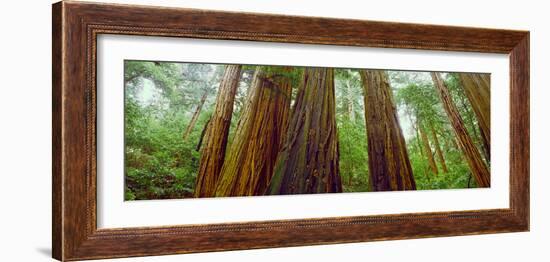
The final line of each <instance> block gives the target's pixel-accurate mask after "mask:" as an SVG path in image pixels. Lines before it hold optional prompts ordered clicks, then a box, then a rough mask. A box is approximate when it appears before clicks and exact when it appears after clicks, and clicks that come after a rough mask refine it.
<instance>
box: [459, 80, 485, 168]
mask: <svg viewBox="0 0 550 262" xmlns="http://www.w3.org/2000/svg"><path fill="white" fill-rule="evenodd" d="M458 75H459V78H460V81H461V83H462V87H463V88H464V93H465V94H466V97H467V98H468V101H470V104H471V105H472V109H473V111H474V114H475V116H476V119H477V122H478V125H479V129H480V131H481V132H480V133H481V138H482V140H483V146H484V150H485V154H486V155H487V156H488V157H490V156H491V104H490V102H491V92H490V78H489V75H487V74H474V73H459V74H458ZM487 160H488V161H489V159H487Z"/></svg>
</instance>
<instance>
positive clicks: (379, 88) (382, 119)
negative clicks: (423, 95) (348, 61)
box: [360, 70, 416, 191]
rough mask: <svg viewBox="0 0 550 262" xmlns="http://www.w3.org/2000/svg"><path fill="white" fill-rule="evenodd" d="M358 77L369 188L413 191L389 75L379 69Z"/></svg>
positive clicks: (409, 164)
mask: <svg viewBox="0 0 550 262" xmlns="http://www.w3.org/2000/svg"><path fill="white" fill-rule="evenodd" d="M360 75H361V80H362V82H363V89H364V100H365V120H366V127H367V139H368V154H369V176H370V187H371V189H372V191H393V190H411V189H416V183H415V181H414V177H413V171H412V168H411V163H410V161H409V155H408V153H407V146H406V144H405V138H404V137H403V132H402V131H401V127H400V125H399V121H398V118H397V111H396V108H395V103H394V101H393V95H392V90H391V88H390V84H389V80H388V76H387V75H386V73H385V72H384V71H382V70H361V71H360Z"/></svg>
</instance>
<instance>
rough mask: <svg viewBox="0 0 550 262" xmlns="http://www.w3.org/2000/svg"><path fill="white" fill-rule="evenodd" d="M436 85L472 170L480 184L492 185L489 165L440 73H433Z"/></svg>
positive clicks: (483, 185) (482, 185)
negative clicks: (469, 133)
mask: <svg viewBox="0 0 550 262" xmlns="http://www.w3.org/2000/svg"><path fill="white" fill-rule="evenodd" d="M431 77H432V80H433V82H434V85H435V87H436V89H437V91H438V93H439V97H440V99H441V102H442V104H443V108H444V109H445V112H446V113H447V116H448V117H449V120H450V122H451V125H452V127H453V130H454V131H455V134H456V137H457V138H458V142H459V143H458V144H459V147H460V148H461V149H462V152H463V154H464V157H465V158H466V161H467V162H468V165H469V166H470V170H471V172H472V174H473V175H474V177H475V179H476V182H477V184H478V186H480V187H489V186H490V173H489V170H488V169H487V166H486V165H485V163H484V162H483V159H482V158H481V155H480V153H479V151H478V149H477V148H476V146H475V144H474V142H473V141H472V138H471V137H470V136H469V135H468V132H467V130H466V128H465V126H464V122H463V120H462V118H461V117H460V114H459V113H458V109H457V108H456V105H455V104H454V102H453V100H452V97H451V95H450V93H449V90H448V88H447V86H446V84H445V82H443V79H442V78H441V75H440V74H439V73H435V72H432V73H431Z"/></svg>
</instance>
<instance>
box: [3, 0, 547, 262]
mask: <svg viewBox="0 0 550 262" xmlns="http://www.w3.org/2000/svg"><path fill="white" fill-rule="evenodd" d="M105 1H107V0H105ZM119 2H131V3H155V4H157V5H161V4H164V5H172V6H184V7H197V8H207V9H222V10H235V11H254V12H267V13H283V14H296V15H315V16H328V17H343V18H357V19H371V20H386V21H402V22H419V23H436V24H449V25H463V26H477V27H497V28H510V29H527V30H530V31H531V54H532V55H531V75H532V77H531V119H532V121H531V122H532V123H531V141H533V142H532V143H531V145H532V146H531V159H532V160H531V181H532V183H531V202H532V205H531V210H532V211H531V232H529V233H513V234H496V235H481V236H467V237H448V238H431V239H418V240H400V241H384V242H373V243H357V244H341V245H329V246H313V247H299V248H278V249H264V250H252V251H234V252H218V253H207V254H191V255H179V256H164V257H153V258H134V259H125V260H124V261H143V260H145V261H181V260H183V259H185V260H186V261H220V260H222V259H223V260H229V261H232V260H240V261H284V260H292V259H294V260H295V259H302V260H307V261H309V260H316V261H335V260H338V261H343V260H346V261H364V260H365V259H369V260H373V261H396V260H403V259H407V260H411V261H420V260H422V261H441V260H445V261H479V260H482V259H486V260H488V261H495V260H498V261H548V259H549V256H550V255H548V253H547V250H546V249H547V247H548V243H549V242H550V228H549V224H550V222H549V221H550V212H549V211H548V202H547V199H549V198H550V190H548V189H547V188H548V185H550V178H549V176H550V172H549V171H550V170H549V168H548V165H547V163H548V159H549V156H548V153H547V148H549V147H550V141H549V136H548V134H550V125H549V124H548V112H550V103H549V101H548V99H550V89H548V88H547V86H548V83H547V82H545V81H544V80H545V79H546V78H547V76H548V73H547V70H550V63H549V62H548V61H549V58H550V53H549V50H548V48H549V47H550V41H549V40H550V29H549V28H548V27H547V26H546V25H545V24H546V23H547V22H548V19H547V13H546V12H547V10H548V7H546V6H544V1H534V0H533V1H529V0H525V1H521V2H518V1H510V2H508V3H505V2H504V1H498V2H496V1H495V2H490V1H479V0H474V1H470V0H462V1H452V2H448V3H442V2H441V1H435V0H434V1H423V0H415V1H405V0H401V1H398V0H385V1H376V2H374V1H373V2H368V3H367V2H366V1H351V0H349V1H348V0H339V1H318V0H307V1H297V0H295V1H292V0H264V1H253V0H249V1H246V0H232V1H224V0H220V1H214V0H202V1H196V0H194V1H183V0H182V1H174V0H172V1H137V0H134V1H119ZM50 3H51V2H49V1H44V0H41V1H38V0H36V1H9V2H6V3H4V4H3V6H2V8H1V10H0V19H1V20H0V26H1V31H0V32H2V41H1V42H0V43H1V48H0V63H1V68H0V69H1V70H0V72H1V74H0V77H1V80H0V86H1V87H0V88H1V90H2V93H1V94H0V120H1V123H2V127H1V128H0V177H1V178H2V179H1V180H0V181H1V182H0V185H1V188H0V201H1V202H0V203H1V207H2V209H1V210H2V214H1V215H0V242H1V243H0V244H1V245H2V251H1V252H0V258H3V259H1V260H6V261H48V260H49V257H50V253H51V250H50V245H51V240H50V239H51V233H50V231H51V211H50V209H51V201H50V199H51V131H50V130H51V113H50V112H51V101H50V100H51V10H50Z"/></svg>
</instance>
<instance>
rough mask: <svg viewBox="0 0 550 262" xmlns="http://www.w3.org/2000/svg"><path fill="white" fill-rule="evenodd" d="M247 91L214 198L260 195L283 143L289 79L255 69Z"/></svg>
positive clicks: (289, 87) (287, 113)
mask: <svg viewBox="0 0 550 262" xmlns="http://www.w3.org/2000/svg"><path fill="white" fill-rule="evenodd" d="M283 70H287V71H288V70H290V69H283ZM250 88H251V90H250V92H248V98H247V103H246V104H245V107H244V108H243V111H242V114H241V119H240V120H239V124H238V126H237V130H236V131H235V138H234V139H233V143H232V144H231V147H230V148H229V152H228V154H227V156H226V161H225V163H224V165H223V167H222V170H221V173H220V178H219V181H218V184H217V187H216V196H253V195H262V194H264V192H265V190H266V189H267V185H268V183H269V181H270V180H271V176H272V175H273V168H274V166H275V161H276V160H277V154H278V153H279V150H280V149H281V148H282V145H283V143H284V136H285V134H286V127H287V125H288V115H289V111H290V98H291V83H290V79H289V78H288V77H285V76H283V75H280V74H279V75H278V74H276V73H266V72H264V71H263V70H262V69H261V67H258V68H257V69H256V73H255V74H254V79H253V82H252V85H251V87H250Z"/></svg>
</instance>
